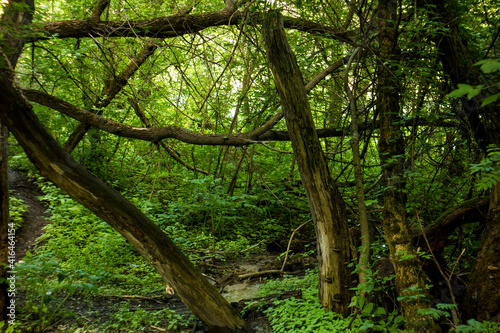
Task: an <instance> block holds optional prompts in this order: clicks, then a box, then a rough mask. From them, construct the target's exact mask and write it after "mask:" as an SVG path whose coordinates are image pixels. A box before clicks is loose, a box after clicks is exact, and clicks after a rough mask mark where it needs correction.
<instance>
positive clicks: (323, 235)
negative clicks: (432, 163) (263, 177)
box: [262, 11, 351, 314]
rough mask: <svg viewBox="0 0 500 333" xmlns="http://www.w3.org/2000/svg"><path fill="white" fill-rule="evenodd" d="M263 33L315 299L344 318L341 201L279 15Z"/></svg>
mask: <svg viewBox="0 0 500 333" xmlns="http://www.w3.org/2000/svg"><path fill="white" fill-rule="evenodd" d="M262 35H263V37H264V43H265V48H266V53H267V58H268V61H269V66H270V68H271V71H272V73H273V76H274V82H275V85H276V89H277V91H278V95H279V97H280V102H281V105H282V108H283V110H284V114H285V119H286V123H287V127H288V131H289V133H290V138H291V141H292V147H293V151H294V157H295V159H296V161H297V165H298V167H299V171H300V176H301V179H302V183H303V185H304V188H305V190H306V194H307V199H308V201H309V206H310V208H311V214H312V217H313V220H314V225H315V230H316V237H317V249H318V263H319V298H320V302H321V303H322V304H323V306H325V307H327V308H329V309H331V310H333V311H334V312H337V313H341V314H346V313H347V310H348V308H347V306H348V305H349V302H350V299H351V292H350V291H349V290H348V288H349V287H350V280H351V279H350V272H349V270H348V269H347V264H348V263H349V261H350V247H349V231H348V227H347V218H346V211H345V203H344V200H343V199H342V197H341V195H340V192H339V190H338V189H337V187H336V186H335V184H334V181H333V178H332V177H331V175H330V170H329V168H328V164H327V163H326V159H325V156H324V154H323V151H322V148H321V144H320V142H319V139H318V136H317V134H316V129H315V125H314V121H313V118H312V114H311V109H310V106H309V101H308V100H307V94H306V89H305V85H304V81H303V78H302V74H301V72H300V69H299V67H298V65H297V62H296V59H295V55H294V54H293V51H292V50H291V48H290V46H289V44H288V42H287V40H286V35H285V31H284V27H283V18H282V16H281V14H280V13H279V12H276V11H270V12H269V13H268V14H267V16H266V20H265V23H264V27H263V32H262Z"/></svg>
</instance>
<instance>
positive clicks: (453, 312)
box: [417, 212, 460, 325]
mask: <svg viewBox="0 0 500 333" xmlns="http://www.w3.org/2000/svg"><path fill="white" fill-rule="evenodd" d="M417 221H418V225H419V226H420V230H422V236H423V237H424V240H425V243H426V244H427V248H428V249H429V252H430V253H431V256H432V260H433V261H434V263H435V264H436V266H437V268H438V270H439V273H441V276H442V277H443V278H444V280H445V281H446V284H447V285H448V289H449V291H450V296H451V301H452V302H453V304H454V305H455V307H456V309H452V310H451V315H452V317H453V323H454V324H455V325H458V324H459V323H460V321H459V320H458V314H457V309H458V305H457V302H456V300H455V295H454V294H453V289H452V288H451V282H450V277H451V275H450V277H448V276H446V274H445V273H444V272H443V270H442V269H441V265H439V263H438V261H437V260H436V257H435V256H434V252H433V251H432V248H431V245H430V244H429V240H428V239H427V236H426V235H425V231H424V228H423V227H422V223H421V222H420V217H419V216H418V212H417Z"/></svg>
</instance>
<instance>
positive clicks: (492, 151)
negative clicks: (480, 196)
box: [470, 145, 500, 191]
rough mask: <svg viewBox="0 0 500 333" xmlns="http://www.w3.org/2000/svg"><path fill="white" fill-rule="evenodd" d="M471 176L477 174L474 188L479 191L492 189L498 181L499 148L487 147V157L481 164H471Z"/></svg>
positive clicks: (499, 166)
mask: <svg viewBox="0 0 500 333" xmlns="http://www.w3.org/2000/svg"><path fill="white" fill-rule="evenodd" d="M470 170H471V173H472V174H478V175H479V177H478V179H477V182H476V188H477V189H478V190H480V191H485V190H490V189H492V188H493V187H494V186H495V185H496V184H497V183H498V182H499V181H500V148H499V147H497V146H495V145H490V146H489V147H488V156H487V157H485V158H483V159H482V160H481V163H478V164H471V165H470Z"/></svg>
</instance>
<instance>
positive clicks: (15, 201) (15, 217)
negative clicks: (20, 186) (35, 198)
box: [9, 194, 28, 229]
mask: <svg viewBox="0 0 500 333" xmlns="http://www.w3.org/2000/svg"><path fill="white" fill-rule="evenodd" d="M27 209H28V206H27V205H26V204H25V203H24V200H22V199H19V198H16V197H15V196H13V195H12V194H11V195H10V198H9V217H10V222H11V223H14V228H15V229H18V228H19V227H20V226H21V225H22V223H23V219H24V213H26V211H27Z"/></svg>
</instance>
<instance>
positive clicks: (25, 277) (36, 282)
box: [16, 252, 99, 332]
mask: <svg viewBox="0 0 500 333" xmlns="http://www.w3.org/2000/svg"><path fill="white" fill-rule="evenodd" d="M16 271H17V276H18V277H19V282H20V290H24V291H25V292H26V295H27V299H26V303H25V305H24V310H25V311H26V313H27V317H31V316H33V317H34V318H35V324H36V325H37V326H38V331H39V332H43V331H44V330H45V329H47V328H48V327H50V326H51V325H52V324H53V319H54V318H55V316H56V315H59V314H60V313H59V310H60V309H61V306H62V305H63V304H64V302H65V301H66V300H67V299H68V298H69V297H70V296H72V295H73V294H75V293H76V292H77V291H81V292H94V291H96V290H97V288H96V287H95V285H94V283H96V282H97V280H98V279H99V278H98V277H97V276H92V275H89V274H88V273H86V272H84V271H82V270H75V271H72V272H68V271H65V270H62V269H61V267H60V265H59V262H58V261H57V260H56V259H55V258H54V257H53V254H52V253H45V254H42V255H39V256H33V255H31V253H30V252H27V254H26V257H25V261H24V262H22V263H20V264H18V265H17V267H16ZM58 293H62V294H65V295H63V297H62V298H58V297H57V294H58Z"/></svg>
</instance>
